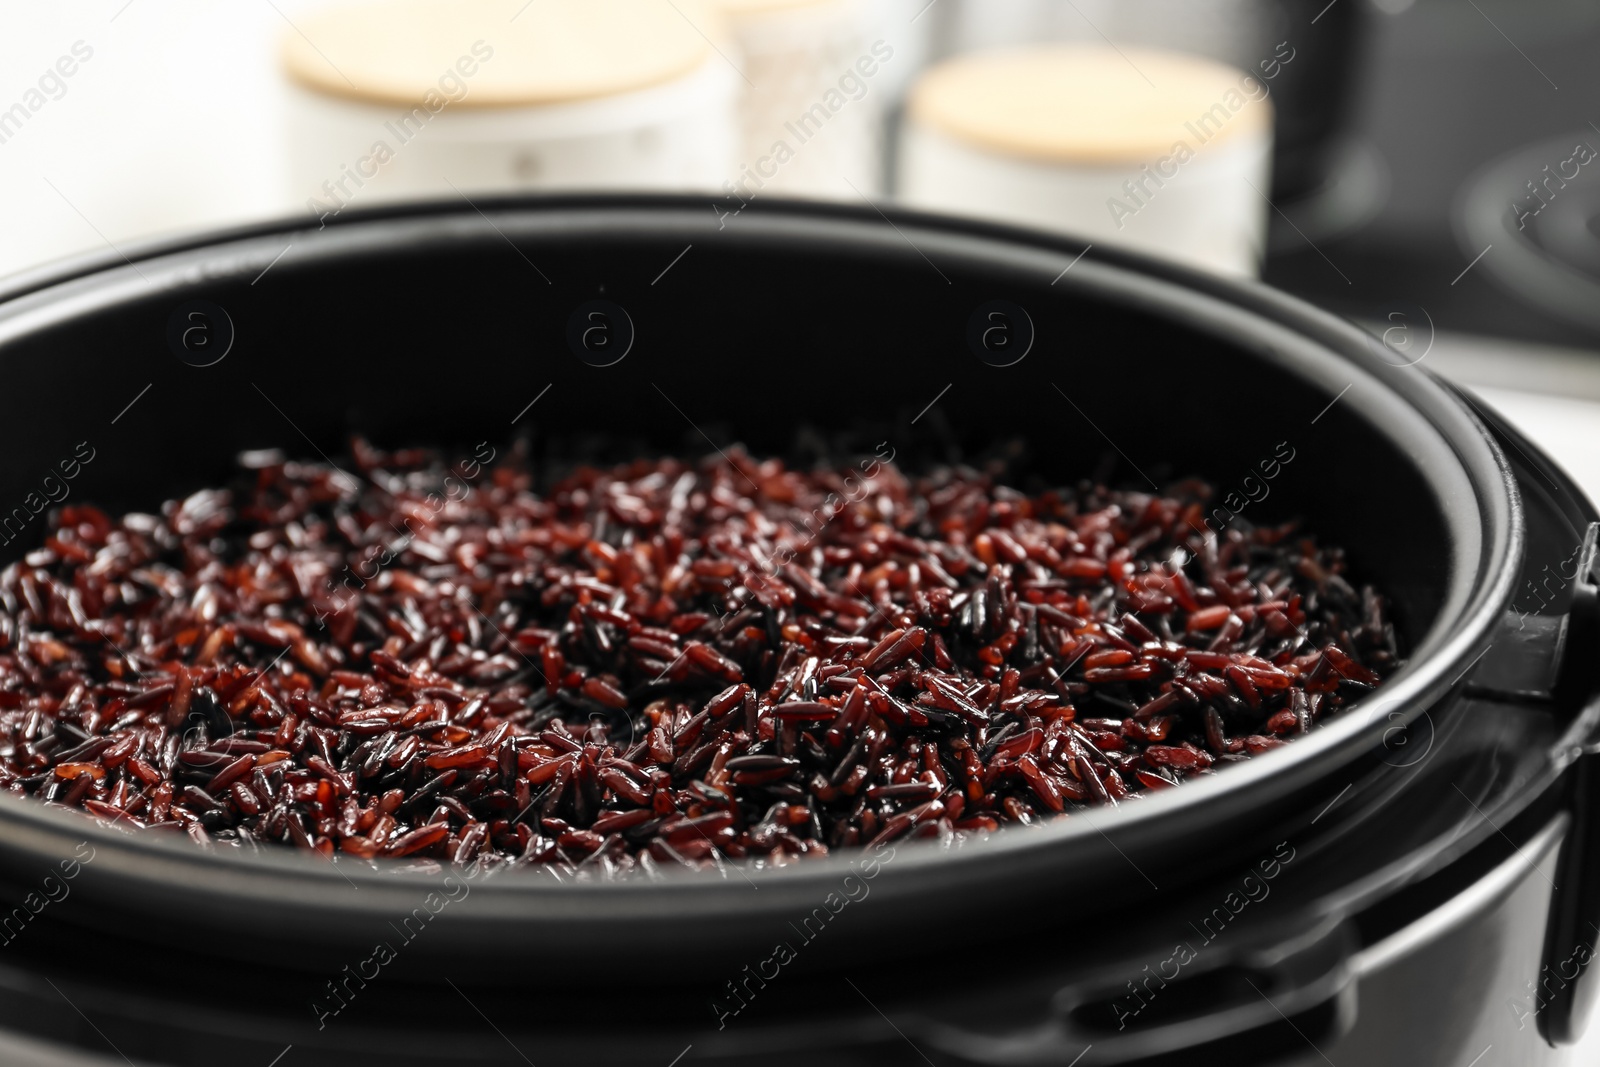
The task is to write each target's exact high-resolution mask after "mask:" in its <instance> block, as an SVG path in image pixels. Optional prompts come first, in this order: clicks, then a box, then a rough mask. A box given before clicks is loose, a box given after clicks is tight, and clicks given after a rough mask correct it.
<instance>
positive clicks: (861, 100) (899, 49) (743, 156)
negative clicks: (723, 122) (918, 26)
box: [714, 0, 914, 201]
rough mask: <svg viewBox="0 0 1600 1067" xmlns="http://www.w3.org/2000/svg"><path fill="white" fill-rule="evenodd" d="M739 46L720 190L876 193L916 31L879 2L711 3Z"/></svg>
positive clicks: (745, 195) (742, 193)
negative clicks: (735, 116) (888, 122)
mask: <svg viewBox="0 0 1600 1067" xmlns="http://www.w3.org/2000/svg"><path fill="white" fill-rule="evenodd" d="M714 4H715V6H716V8H717V9H718V10H719V11H720V13H721V14H722V15H723V17H724V18H725V20H726V22H727V25H728V29H729V32H730V34H731V35H732V37H733V38H734V40H735V42H736V44H737V47H738V62H739V64H740V74H741V75H742V77H743V83H742V85H741V88H742V90H743V93H742V96H741V99H740V107H739V130H740V148H739V163H738V165H737V167H736V168H735V171H734V172H733V173H732V174H730V176H729V179H730V180H729V186H728V187H726V188H725V189H724V192H725V193H729V194H733V195H737V196H738V197H739V198H740V199H741V200H745V201H748V200H751V199H754V198H755V197H758V196H762V195H786V196H811V197H827V198H834V199H852V200H853V199H857V198H859V197H861V196H873V195H875V194H877V193H878V192H880V191H881V188H882V174H883V154H884V147H883V141H882V126H883V117H884V114H885V113H886V110H887V108H888V105H889V102H890V99H891V98H892V97H893V95H894V94H895V93H896V92H897V91H898V90H899V89H900V87H902V86H903V85H904V81H905V79H904V77H903V76H899V77H897V69H896V64H899V65H900V66H905V64H906V60H907V59H908V58H909V57H910V53H911V52H912V46H911V44H910V43H909V42H910V40H911V39H912V33H913V32H914V31H913V30H912V29H911V28H910V27H909V24H908V28H907V33H906V34H905V36H904V37H902V38H901V39H900V40H898V41H896V40H891V37H899V36H900V35H898V34H896V33H893V32H891V28H890V27H889V26H888V25H887V23H886V20H885V18H884V15H885V10H886V8H885V5H884V3H883V2H882V0H714Z"/></svg>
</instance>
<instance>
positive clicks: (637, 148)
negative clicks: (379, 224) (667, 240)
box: [283, 0, 739, 217]
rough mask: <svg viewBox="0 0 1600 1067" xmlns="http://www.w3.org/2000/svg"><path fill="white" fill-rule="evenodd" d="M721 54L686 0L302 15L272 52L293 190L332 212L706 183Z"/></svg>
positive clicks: (712, 175) (731, 78)
mask: <svg viewBox="0 0 1600 1067" xmlns="http://www.w3.org/2000/svg"><path fill="white" fill-rule="evenodd" d="M719 43H720V45H721V47H720V48H719ZM729 51H730V49H729V47H728V45H727V42H726V41H725V39H724V38H723V30H722V27H721V22H720V20H719V19H718V17H717V13H716V12H715V11H711V10H707V9H704V8H702V7H699V6H697V3H696V0H534V2H532V3H529V2H527V0H459V2H455V3H443V2H440V0H398V2H389V3H384V4H381V5H380V4H375V5H367V6H359V7H346V8H332V9H329V10H326V11H324V12H321V13H319V14H317V15H316V16H314V17H302V18H299V19H297V22H296V25H295V28H294V30H293V31H292V32H288V33H287V35H286V37H285V39H284V48H283V67H284V70H285V72H286V74H287V75H288V81H289V83H290V84H289V87H288V93H289V101H288V122H287V132H288V135H289V140H290V144H289V153H288V155H289V158H290V167H291V182H292V186H293V188H292V192H293V195H294V197H295V200H296V202H298V201H299V200H300V198H305V202H306V206H307V207H308V209H310V210H311V211H312V212H313V214H316V215H318V216H320V217H326V216H327V215H330V214H337V213H338V212H339V211H341V210H343V209H344V207H345V206H347V205H348V204H350V203H351V202H360V203H365V202H369V201H376V200H379V199H399V198H406V197H417V196H440V195H446V196H448V195H453V194H454V193H461V194H463V195H465V194H471V193H475V192H476V193H485V192H509V191H518V190H536V189H580V188H582V189H595V188H601V189H666V190H706V191H710V190H715V189H717V188H719V187H720V186H721V183H722V182H723V180H724V179H725V177H726V175H727V173H728V171H729V168H730V167H731V166H732V163H733V159H734V147H735V137H736V132H735V131H736V122H737V119H736V107H737V100H738V88H739V75H738V73H737V71H736V69H735V67H734V66H733V64H732V62H731V61H730V59H729V58H728V53H729Z"/></svg>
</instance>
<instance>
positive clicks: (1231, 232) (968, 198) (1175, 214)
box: [899, 44, 1272, 275]
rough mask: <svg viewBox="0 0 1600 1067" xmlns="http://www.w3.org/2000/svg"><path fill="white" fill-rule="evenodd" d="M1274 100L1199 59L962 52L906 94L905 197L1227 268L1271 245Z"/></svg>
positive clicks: (1114, 52) (1068, 51)
mask: <svg viewBox="0 0 1600 1067" xmlns="http://www.w3.org/2000/svg"><path fill="white" fill-rule="evenodd" d="M1271 155H1272V106H1271V103H1270V101H1269V100H1268V87H1267V85H1266V84H1265V83H1264V82H1262V81H1261V80H1260V79H1259V78H1257V77H1255V76H1254V75H1250V74H1245V73H1242V72H1240V71H1237V70H1234V69H1232V68H1230V67H1227V66H1225V65H1223V64H1220V63H1216V62H1213V61H1211V60H1208V59H1202V58H1199V57H1196V56H1188V55H1182V54H1179V53H1169V52H1161V51H1155V50H1148V49H1133V48H1126V49H1116V48H1112V47H1108V46H1104V45H1078V44H1046V45H1034V46H1023V47H1017V48H1007V49H998V50H992V51H984V52H977V53H971V54H968V55H964V56H958V57H956V58H953V59H949V60H946V61H945V62H943V63H941V64H939V65H937V66H935V67H933V68H932V69H930V70H929V71H928V72H927V73H925V74H924V75H923V76H922V77H921V78H920V79H919V80H918V82H917V84H916V85H915V86H914V87H913V88H912V90H911V95H910V98H909V101H908V105H907V121H906V123H905V127H904V129H903V131H902V134H901V145H900V161H899V175H900V183H901V187H900V190H899V193H900V196H901V198H902V199H903V200H904V201H905V202H906V203H908V204H911V205H913V206H916V207H922V208H928V209H932V210H936V211H946V212H952V213H956V214H965V215H974V216H982V217H986V218H991V219H997V220H1000V221H1006V222H1014V223H1021V224H1024V225H1029V226H1038V227H1044V228H1047V229H1053V230H1058V231H1063V232H1067V233H1072V234H1075V235H1078V236H1082V237H1085V238H1087V239H1089V240H1090V241H1104V242H1106V243H1107V244H1116V245H1121V246H1124V247H1128V248H1133V249H1137V250H1140V251H1145V252H1150V253H1154V254H1157V255H1161V256H1165V257H1168V258H1171V259H1175V260H1179V261H1181V262H1185V263H1189V264H1192V265H1196V266H1202V267H1206V268H1209V269H1212V270H1216V271H1219V272H1223V273H1228V274H1242V275H1249V274H1254V273H1255V272H1256V271H1257V269H1258V265H1259V262H1260V258H1261V251H1262V247H1263V242H1264V240H1265V235H1266V224H1267V213H1268V212H1269V211H1270V210H1271V207H1270V204H1269V202H1268V200H1267V194H1268V192H1269V190H1270V185H1269V182H1270V179H1271V174H1270V171H1271Z"/></svg>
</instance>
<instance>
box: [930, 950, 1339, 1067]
mask: <svg viewBox="0 0 1600 1067" xmlns="http://www.w3.org/2000/svg"><path fill="white" fill-rule="evenodd" d="M1272 933H1273V934H1280V933H1282V931H1281V930H1277V931H1272ZM1358 945H1359V938H1358V937H1357V935H1356V932H1355V930H1354V928H1353V927H1352V926H1351V925H1350V923H1349V922H1348V921H1344V920H1329V921H1327V922H1325V923H1323V924H1321V925H1319V926H1317V927H1314V928H1313V929H1311V930H1309V931H1300V932H1299V933H1298V934H1296V935H1292V936H1291V937H1289V938H1281V937H1277V936H1269V937H1262V938H1260V939H1258V940H1256V941H1255V943H1254V944H1253V945H1244V944H1238V943H1236V944H1234V945H1233V946H1229V945H1228V944H1227V943H1226V939H1225V938H1224V940H1223V941H1222V942H1220V943H1218V944H1216V945H1214V946H1213V945H1211V944H1202V945H1201V946H1200V947H1199V948H1198V949H1197V950H1196V949H1191V951H1192V952H1193V956H1192V958H1191V959H1190V962H1188V963H1187V964H1184V963H1179V962H1178V960H1180V959H1181V958H1182V957H1181V956H1180V955H1177V954H1175V955H1174V957H1172V958H1170V959H1165V960H1153V961H1151V963H1150V966H1149V967H1146V968H1145V969H1144V970H1142V971H1140V972H1138V973H1137V974H1134V975H1131V976H1130V975H1119V976H1116V977H1109V978H1108V977H1105V976H1102V977H1101V978H1100V979H1099V980H1098V981H1093V982H1089V983H1083V984H1077V985H1071V986H1066V987H1064V988H1062V989H1059V990H1058V991H1057V992H1056V994H1055V996H1054V998H1053V1003H1052V1009H1053V1010H1052V1012H1051V1015H1050V1018H1049V1019H1048V1020H1047V1021H1045V1022H1043V1023H1042V1024H1038V1025H1034V1026H1031V1027H1017V1028H1014V1029H1012V1030H1011V1031H1010V1032H998V1033H997V1032H993V1031H979V1030H977V1029H969V1028H966V1027H962V1026H959V1025H957V1024H954V1023H952V1022H951V1021H950V1020H949V1019H948V1018H937V1019H928V1020H926V1021H925V1022H924V1025H923V1026H922V1027H921V1028H919V1029H920V1031H921V1033H922V1035H923V1036H925V1037H926V1038H927V1040H928V1041H929V1043H930V1044H933V1045H934V1046H935V1047H937V1048H939V1049H940V1050H941V1051H944V1052H948V1053H951V1054H953V1055H956V1056H959V1057H962V1058H965V1059H968V1060H972V1061H973V1062H977V1063H988V1064H998V1065H1006V1067H1024V1065H1032V1064H1040V1065H1042V1064H1052V1065H1055V1067H1059V1065H1060V1064H1062V1063H1065V1062H1067V1061H1069V1060H1072V1059H1073V1057H1074V1056H1078V1055H1080V1054H1082V1053H1085V1052H1088V1051H1089V1050H1090V1049H1091V1048H1092V1050H1093V1053H1092V1055H1088V1056H1085V1057H1084V1058H1083V1063H1082V1064H1081V1065H1080V1067H1098V1065H1104V1064H1117V1063H1127V1062H1130V1061H1136V1060H1144V1059H1145V1058H1147V1057H1150V1056H1158V1055H1161V1054H1162V1053H1167V1052H1173V1051H1178V1050H1182V1049H1191V1048H1193V1047H1195V1046H1196V1045H1199V1044H1202V1043H1211V1042H1218V1041H1228V1040H1230V1039H1235V1038H1240V1037H1243V1036H1245V1035H1247V1034H1252V1033H1255V1032H1257V1031H1260V1030H1262V1029H1263V1028H1266V1027H1270V1026H1274V1025H1282V1023H1283V1022H1284V1021H1286V1020H1287V1021H1289V1022H1290V1023H1291V1024H1292V1025H1293V1026H1294V1027H1296V1028H1297V1029H1298V1030H1299V1031H1300V1034H1301V1037H1303V1038H1305V1039H1307V1040H1309V1041H1311V1042H1312V1043H1314V1044H1315V1045H1317V1046H1324V1047H1325V1046H1326V1045H1328V1044H1331V1043H1332V1042H1333V1041H1334V1040H1336V1039H1337V1038H1338V1037H1339V1036H1340V1035H1342V1034H1343V1033H1344V1032H1345V1031H1346V1030H1347V1029H1348V1028H1349V1027H1350V1025H1351V1024H1352V1023H1353V1022H1354V1020H1355V1006H1356V981H1355V978H1356V975H1355V972H1354V970H1353V969H1352V967H1351V962H1350V961H1351V958H1352V956H1353V955H1354V953H1355V950H1356V948H1357V947H1358ZM1230 948H1231V951H1230ZM1173 970H1176V974H1175V975H1173V977H1172V978H1171V980H1168V979H1167V978H1165V977H1162V975H1161V974H1158V973H1157V972H1158V971H1159V972H1163V973H1165V974H1172V973H1173ZM1130 978H1131V979H1132V981H1129V980H1128V979H1130ZM1225 1048H1226V1046H1212V1049H1213V1054H1214V1055H1215V1056H1218V1057H1222V1058H1220V1059H1218V1060H1217V1062H1224V1061H1225V1060H1226V1055H1225V1053H1224V1051H1223V1049H1225Z"/></svg>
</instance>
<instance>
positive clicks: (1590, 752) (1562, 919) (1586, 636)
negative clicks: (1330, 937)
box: [1539, 523, 1600, 1045]
mask: <svg viewBox="0 0 1600 1067" xmlns="http://www.w3.org/2000/svg"><path fill="white" fill-rule="evenodd" d="M1579 561H1580V562H1579V567H1578V570H1577V575H1576V579H1575V581H1574V585H1573V599H1572V607H1571V609H1570V610H1569V612H1568V614H1567V616H1566V633H1565V634H1563V635H1562V637H1563V640H1562V642H1561V646H1562V651H1561V660H1560V664H1559V669H1558V674H1557V678H1556V683H1555V686H1554V687H1553V690H1552V692H1551V696H1552V697H1553V698H1554V701H1555V704H1556V706H1557V707H1558V708H1562V709H1566V708H1571V709H1574V710H1575V712H1576V715H1575V718H1574V720H1573V726H1572V729H1571V730H1569V731H1568V733H1567V735H1566V736H1565V737H1564V738H1563V742H1562V747H1563V751H1561V752H1559V753H1557V762H1558V765H1561V764H1566V765H1571V764H1576V766H1574V767H1572V771H1573V776H1574V779H1575V781H1574V783H1573V827H1572V833H1571V835H1570V836H1569V837H1568V839H1567V844H1566V846H1565V847H1564V848H1563V849H1562V852H1561V859H1560V861H1559V864H1558V867H1557V873H1556V881H1555V884H1556V887H1557V888H1556V889H1555V890H1553V891H1552V900H1551V902H1550V924H1549V928H1548V930H1547V932H1546V935H1545V947H1544V960H1543V967H1542V968H1541V969H1540V972H1539V978H1540V982H1541V986H1542V988H1543V990H1544V992H1545V993H1546V994H1547V996H1548V998H1549V999H1548V1000H1546V1002H1545V1004H1544V1009H1543V1010H1542V1011H1541V1012H1540V1013H1539V1020H1540V1026H1541V1029H1542V1030H1543V1033H1544V1037H1545V1039H1546V1040H1547V1041H1549V1042H1550V1043H1551V1044H1554V1045H1568V1044H1574V1043H1576V1042H1577V1041H1578V1040H1579V1039H1580V1038H1582V1037H1583V1034H1584V1031H1585V1030H1586V1029H1588V1026H1589V1023H1590V1020H1591V1018H1592V1016H1593V1014H1594V1007H1595V1002H1596V1000H1597V999H1600V968H1597V967H1592V966H1590V964H1591V962H1592V961H1593V958H1594V957H1595V955H1596V953H1597V952H1600V523H1590V524H1589V528H1588V533H1587V535H1586V536H1585V538H1584V543H1583V551H1582V553H1581V555H1580V556H1579Z"/></svg>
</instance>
